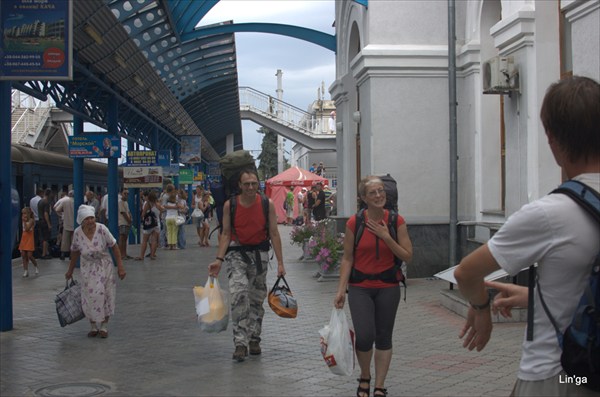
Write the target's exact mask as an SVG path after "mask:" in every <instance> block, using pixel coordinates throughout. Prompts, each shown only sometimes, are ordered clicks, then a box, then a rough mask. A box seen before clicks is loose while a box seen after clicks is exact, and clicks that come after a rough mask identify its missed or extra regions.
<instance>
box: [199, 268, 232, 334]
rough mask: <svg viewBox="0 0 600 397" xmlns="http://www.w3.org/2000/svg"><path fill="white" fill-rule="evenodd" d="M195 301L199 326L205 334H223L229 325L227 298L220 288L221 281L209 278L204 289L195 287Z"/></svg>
mask: <svg viewBox="0 0 600 397" xmlns="http://www.w3.org/2000/svg"><path fill="white" fill-rule="evenodd" d="M194 300H195V302H196V314H197V315H198V324H199V325H200V329H201V330H202V331H204V332H221V331H225V330H226V329H227V324H228V323H229V305H228V304H227V296H226V295H225V293H224V292H223V291H222V290H221V287H220V286H219V280H217V279H216V278H214V277H208V280H206V284H205V285H204V287H194Z"/></svg>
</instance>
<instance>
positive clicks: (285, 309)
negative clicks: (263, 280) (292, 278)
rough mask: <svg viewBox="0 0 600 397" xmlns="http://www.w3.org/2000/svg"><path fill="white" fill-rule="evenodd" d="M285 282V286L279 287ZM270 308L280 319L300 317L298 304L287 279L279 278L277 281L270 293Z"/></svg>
mask: <svg viewBox="0 0 600 397" xmlns="http://www.w3.org/2000/svg"><path fill="white" fill-rule="evenodd" d="M282 280H283V283H284V284H285V285H279V283H280V282H281V281H282ZM269 306H270V307H271V309H272V310H273V311H274V312H275V314H277V315H278V316H279V317H284V318H296V316H297V315H298V302H296V298H294V296H293V295H292V290H290V286H289V285H288V283H287V281H285V277H283V276H281V277H277V281H275V284H274V285H273V288H271V292H269Z"/></svg>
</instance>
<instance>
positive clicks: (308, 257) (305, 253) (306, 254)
mask: <svg viewBox="0 0 600 397" xmlns="http://www.w3.org/2000/svg"><path fill="white" fill-rule="evenodd" d="M300 260H301V261H304V262H314V261H315V258H314V257H313V256H312V254H311V252H310V249H309V248H308V241H305V242H304V243H302V256H301V257H300Z"/></svg>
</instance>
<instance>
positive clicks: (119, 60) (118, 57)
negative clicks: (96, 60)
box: [113, 54, 127, 69]
mask: <svg viewBox="0 0 600 397" xmlns="http://www.w3.org/2000/svg"><path fill="white" fill-rule="evenodd" d="M113 59H114V60H115V62H116V63H117V65H119V66H120V67H122V68H123V69H127V63H125V60H124V59H123V57H122V56H121V55H119V54H115V55H114V56H113Z"/></svg>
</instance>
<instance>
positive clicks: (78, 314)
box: [54, 279, 85, 327]
mask: <svg viewBox="0 0 600 397" xmlns="http://www.w3.org/2000/svg"><path fill="white" fill-rule="evenodd" d="M54 302H55V303H56V314H58V322H59V323H60V326H61V327H65V326H67V325H69V324H73V323H75V322H77V321H79V320H81V319H82V318H84V317H85V315H84V314H83V307H82V305H81V285H79V283H78V282H77V281H75V279H71V283H70V284H69V280H67V282H66V285H65V289H64V290H63V291H62V292H61V293H59V294H58V295H56V298H54Z"/></svg>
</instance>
